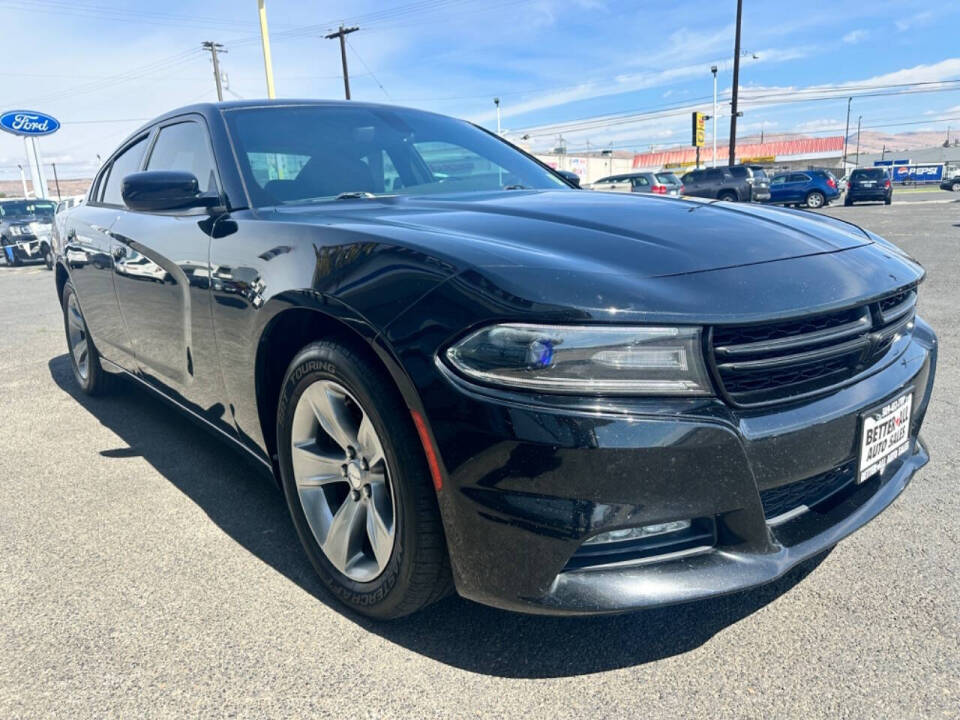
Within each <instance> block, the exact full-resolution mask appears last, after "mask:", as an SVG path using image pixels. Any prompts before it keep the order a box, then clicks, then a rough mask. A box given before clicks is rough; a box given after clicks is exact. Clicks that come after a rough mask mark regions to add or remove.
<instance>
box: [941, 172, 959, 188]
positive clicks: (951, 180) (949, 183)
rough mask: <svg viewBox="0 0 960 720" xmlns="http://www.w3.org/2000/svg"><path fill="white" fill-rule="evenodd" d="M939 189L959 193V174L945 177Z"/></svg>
mask: <svg viewBox="0 0 960 720" xmlns="http://www.w3.org/2000/svg"><path fill="white" fill-rule="evenodd" d="M940 189H941V190H951V191H953V192H960V173H958V174H956V175H954V176H952V177H945V178H944V179H943V182H941V183H940Z"/></svg>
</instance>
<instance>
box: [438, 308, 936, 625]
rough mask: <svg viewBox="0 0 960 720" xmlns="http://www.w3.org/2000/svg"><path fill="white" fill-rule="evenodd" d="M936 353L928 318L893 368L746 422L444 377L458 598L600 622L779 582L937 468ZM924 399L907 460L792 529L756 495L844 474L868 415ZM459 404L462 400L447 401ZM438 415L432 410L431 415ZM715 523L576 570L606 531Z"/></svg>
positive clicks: (443, 497)
mask: <svg viewBox="0 0 960 720" xmlns="http://www.w3.org/2000/svg"><path fill="white" fill-rule="evenodd" d="M936 354H937V342H936V337H935V336H934V334H933V332H932V330H931V329H930V328H929V326H927V325H926V324H925V323H923V321H922V320H919V319H918V321H917V325H916V328H915V330H914V334H913V338H912V341H911V342H910V343H909V345H908V346H907V347H906V349H905V350H904V351H903V353H902V354H901V355H900V356H899V357H898V358H897V359H896V360H895V361H894V362H892V363H890V364H888V365H886V366H885V367H883V368H882V369H880V370H878V371H877V372H876V373H874V374H873V375H871V376H869V377H867V378H865V379H863V380H861V381H860V382H858V383H856V384H854V385H851V386H848V387H846V388H843V389H841V390H839V391H837V392H834V393H833V394H831V395H828V396H825V397H820V398H818V399H816V400H813V401H809V402H806V403H803V404H800V405H793V406H782V407H776V408H773V409H767V410H762V411H761V410H753V411H752V412H748V411H735V410H733V409H731V408H729V407H728V406H726V405H724V404H723V403H721V402H720V401H718V400H715V399H706V400H686V399H683V400H681V399H675V400H664V399H660V400H633V401H629V402H627V401H620V402H618V403H616V404H604V403H602V402H596V401H594V402H592V403H586V402H584V401H579V400H576V399H562V398H556V397H554V398H547V397H545V396H541V397H539V398H536V399H535V400H531V399H530V398H524V397H522V396H520V395H504V394H502V393H494V391H482V390H479V389H478V388H476V387H475V386H472V385H469V384H467V383H465V382H464V381H462V380H460V379H458V378H456V377H455V376H453V374H452V373H449V372H446V371H443V370H442V369H439V370H438V371H439V373H440V375H441V377H442V381H438V382H442V383H443V384H444V385H446V389H445V390H444V389H441V388H439V387H438V388H436V390H437V391H438V394H437V397H441V396H442V397H445V398H446V400H445V401H444V407H443V409H442V413H443V422H442V423H436V422H435V423H433V430H434V435H435V438H436V441H437V445H438V448H439V450H440V454H441V456H442V458H443V460H444V464H445V465H446V468H447V471H448V476H447V481H446V484H445V486H444V488H443V490H441V492H440V493H439V499H440V504H441V509H442V511H443V517H444V524H445V527H446V531H447V540H448V545H449V547H450V555H451V564H452V567H453V571H454V578H455V581H456V584H457V589H458V591H459V592H460V594H462V595H464V596H465V597H468V598H471V599H473V600H476V601H479V602H483V603H486V604H490V605H494V606H497V607H502V608H507V609H511V610H517V611H522V612H530V613H542V614H561V615H572V614H596V613H611V612H622V611H626V610H632V609H637V608H644V607H652V606H659V605H667V604H673V603H680V602H687V601H691V600H697V599H701V598H706V597H711V596H715V595H722V594H725V593H730V592H735V591H737V590H743V589H746V588H750V587H753V586H756V585H759V584H762V583H765V582H769V581H772V580H774V579H776V578H777V577H779V576H781V575H783V574H784V573H785V572H787V571H788V570H789V569H790V568H792V567H793V566H795V565H796V564H797V563H799V562H802V561H803V560H805V559H806V558H809V557H811V556H812V555H815V554H817V553H819V552H822V551H823V550H826V549H828V548H830V547H831V546H833V545H834V544H835V543H837V542H838V541H839V540H841V539H843V538H844V537H846V536H847V535H849V534H850V533H852V532H854V531H855V530H857V529H858V528H860V527H861V526H863V525H864V524H865V523H867V522H868V521H869V520H871V519H872V518H874V517H875V516H876V515H878V514H879V513H880V512H881V511H882V510H883V509H884V508H886V507H887V506H888V505H889V504H890V503H891V502H893V500H894V499H895V498H896V497H897V496H898V495H899V493H900V492H901V491H902V490H903V488H904V487H905V486H906V484H907V483H908V482H909V480H910V479H911V477H912V476H913V474H914V473H915V472H916V470H917V469H919V468H920V467H922V466H923V465H924V464H925V463H926V462H927V459H928V456H927V453H926V450H925V449H924V448H923V445H922V444H921V443H920V441H919V430H920V426H921V424H922V421H923V417H924V414H925V411H926V408H927V405H928V402H929V397H930V392H931V389H932V386H933V378H934V372H935V365H936ZM908 388H913V392H914V408H915V409H914V413H913V416H912V417H913V419H912V422H911V428H910V437H911V440H910V452H909V453H908V454H907V455H905V456H903V457H902V458H901V459H899V460H898V461H896V462H895V463H893V464H891V465H890V466H888V467H887V469H886V470H885V471H884V473H883V474H882V475H880V476H875V477H874V478H872V479H870V480H868V481H867V482H865V483H863V484H862V485H850V486H848V487H847V488H845V489H844V490H843V491H842V492H839V493H837V495H836V496H834V497H833V498H832V499H831V500H830V501H828V502H824V503H823V504H822V506H820V505H818V506H814V507H813V508H811V509H810V510H808V511H807V512H805V513H803V514H801V515H799V516H798V517H795V518H794V519H791V520H789V521H787V522H783V523H782V524H777V525H775V526H774V525H772V524H771V523H768V521H767V517H766V515H765V513H764V507H763V502H762V500H761V492H762V491H765V490H768V489H771V488H777V487H781V486H785V485H788V484H791V483H794V482H798V481H801V480H803V479H805V478H810V477H812V476H815V475H819V474H821V473H826V472H829V471H830V470H831V469H834V468H839V467H842V466H845V465H847V464H849V463H850V462H851V461H852V460H854V459H855V458H856V457H857V453H858V448H859V434H858V433H859V427H860V418H861V415H862V413H863V412H864V411H866V410H867V409H870V408H873V407H875V406H877V405H878V404H880V403H882V402H883V401H885V400H889V399H892V398H894V397H896V396H897V395H898V394H899V393H901V392H903V391H904V390H906V389H908ZM430 394H431V395H432V394H433V393H430ZM451 398H453V400H451ZM435 410H436V409H434V408H429V407H428V411H429V412H430V413H431V414H433V413H434V412H435ZM690 518H709V519H712V520H713V521H714V522H715V524H716V525H715V526H716V535H715V540H714V543H713V545H712V546H711V547H708V548H702V549H700V550H698V551H697V552H696V553H695V554H681V555H680V556H676V557H673V558H667V559H663V558H660V559H657V560H653V561H651V560H650V559H649V558H646V559H644V560H642V561H639V562H637V563H626V564H621V565H619V566H616V567H606V568H603V567H599V568H598V567H586V568H583V567H575V569H570V568H571V567H573V566H568V562H569V561H570V559H571V557H572V556H573V555H574V553H575V552H576V551H577V550H578V549H579V548H580V547H581V545H582V543H583V541H584V540H585V539H587V538H588V537H590V536H592V535H594V534H596V533H598V532H604V531H606V530H609V529H616V528H622V527H633V526H638V525H647V524H652V523H662V522H669V521H673V520H681V519H690Z"/></svg>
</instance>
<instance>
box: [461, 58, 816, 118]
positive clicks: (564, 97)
mask: <svg viewBox="0 0 960 720" xmlns="http://www.w3.org/2000/svg"><path fill="white" fill-rule="evenodd" d="M809 51H810V49H809V48H800V47H797V48H769V49H766V50H759V51H758V52H757V55H758V56H759V57H758V59H757V60H751V62H753V63H775V62H785V61H787V60H794V59H797V58H802V57H805V56H806V55H807V54H808V53H809ZM710 64H711V63H709V62H704V63H697V64H695V65H682V66H678V67H670V68H668V69H666V70H655V71H653V70H650V71H639V72H632V73H621V74H619V75H616V76H615V77H614V78H613V81H612V82H611V81H609V80H605V81H602V82H601V81H595V80H589V81H586V82H584V83H581V84H579V85H575V86H572V87H568V88H563V89H562V90H558V91H554V92H550V93H544V94H543V95H538V96H534V97H532V98H530V99H529V100H525V101H522V102H519V103H516V104H513V105H510V106H506V105H505V106H503V107H502V108H501V110H502V113H503V117H515V116H518V115H524V114H526V113H530V112H534V111H537V110H545V109H548V108H554V107H559V106H561V105H566V104H568V103H572V102H577V101H580V100H591V99H594V98H600V97H609V96H611V95H621V94H623V93H629V92H637V91H639V90H646V89H648V88H652V87H662V86H664V85H671V84H674V83H678V82H683V81H687V80H690V79H692V78H696V77H703V78H704V82H705V85H706V84H707V83H709V78H710V73H709V66H710ZM715 64H716V65H717V66H718V67H719V69H720V71H721V72H723V71H725V70H729V69H730V68H731V67H732V65H733V62H732V60H724V61H720V62H717V63H715ZM496 116H497V114H496V110H493V111H485V112H481V113H478V114H475V115H473V116H471V117H470V118H469V119H470V120H472V121H473V122H476V123H483V122H489V121H490V120H492V119H495V118H496Z"/></svg>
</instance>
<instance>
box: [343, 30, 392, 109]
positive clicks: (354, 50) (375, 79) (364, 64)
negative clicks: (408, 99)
mask: <svg viewBox="0 0 960 720" xmlns="http://www.w3.org/2000/svg"><path fill="white" fill-rule="evenodd" d="M347 45H349V46H350V49H351V50H353V54H354V55H356V56H357V59H358V60H360V62H361V63H362V64H363V66H364V67H365V68H366V69H367V73H369V75H370V77H371V78H373V81H374V82H375V83H376V84H377V87H379V88H380V89H381V90H382V91H383V94H384V95H386V96H387V100H390V101H391V102H393V98H392V97H390V93H388V92H387V89H386V88H385V87H384V86H383V83H381V82H380V81H379V80H378V79H377V76H376V75H374V74H373V70H371V69H370V66H369V65H367V61H366V60H364V59H363V56H362V55H361V54H360V53H358V52H357V49H356V48H355V47H354V46H353V43H351V42H350V41H349V40H348V41H347Z"/></svg>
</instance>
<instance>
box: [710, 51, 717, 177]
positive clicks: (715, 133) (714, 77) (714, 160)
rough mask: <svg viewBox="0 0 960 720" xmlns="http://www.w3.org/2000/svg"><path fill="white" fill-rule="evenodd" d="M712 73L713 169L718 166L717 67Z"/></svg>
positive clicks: (714, 67)
mask: <svg viewBox="0 0 960 720" xmlns="http://www.w3.org/2000/svg"><path fill="white" fill-rule="evenodd" d="M710 72H712V73H713V161H712V162H711V163H710V166H711V167H716V166H717V66H716V65H712V66H711V67H710Z"/></svg>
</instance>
